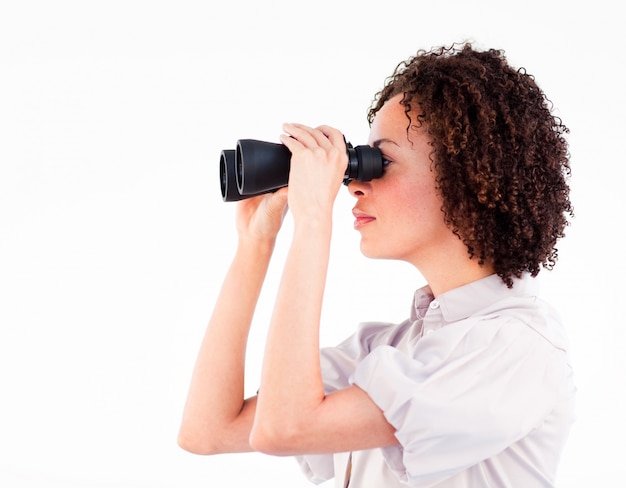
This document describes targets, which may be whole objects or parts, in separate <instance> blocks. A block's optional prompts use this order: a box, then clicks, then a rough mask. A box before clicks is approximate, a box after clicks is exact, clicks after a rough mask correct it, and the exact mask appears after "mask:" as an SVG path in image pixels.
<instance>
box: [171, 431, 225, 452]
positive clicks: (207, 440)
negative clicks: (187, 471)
mask: <svg viewBox="0 0 626 488" xmlns="http://www.w3.org/2000/svg"><path fill="white" fill-rule="evenodd" d="M216 439H218V437H217V436H207V435H202V436H200V435H198V434H197V433H196V432H193V431H189V430H186V429H181V430H180V431H179V432H178V438H177V444H178V447H180V448H181V449H183V450H184V451H187V452H189V453H191V454H198V455H201V456H208V455H211V454H220V453H223V452H226V450H225V449H224V448H223V447H222V446H221V443H219V442H217V440H216Z"/></svg>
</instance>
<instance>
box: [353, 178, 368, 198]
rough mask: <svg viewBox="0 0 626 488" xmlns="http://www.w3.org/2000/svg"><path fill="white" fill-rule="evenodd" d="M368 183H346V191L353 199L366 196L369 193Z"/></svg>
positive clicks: (355, 181)
mask: <svg viewBox="0 0 626 488" xmlns="http://www.w3.org/2000/svg"><path fill="white" fill-rule="evenodd" d="M369 186H370V182H369V181H358V180H352V181H351V182H350V183H348V191H349V192H350V195H352V196H353V197H354V198H360V197H363V196H365V195H366V194H367V192H368V191H369Z"/></svg>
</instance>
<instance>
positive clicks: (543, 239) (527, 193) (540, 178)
mask: <svg viewBox="0 0 626 488" xmlns="http://www.w3.org/2000/svg"><path fill="white" fill-rule="evenodd" d="M398 94H402V95H403V97H402V101H401V103H402V104H403V105H404V107H405V113H406V115H407V120H408V122H407V135H408V130H409V129H410V128H411V126H423V127H424V128H425V130H426V131H427V132H428V135H429V137H430V140H431V145H432V148H433V150H432V153H431V159H432V161H433V168H434V170H435V172H436V174H437V184H438V188H439V191H440V192H441V195H442V198H443V202H444V203H443V209H442V210H443V212H444V215H445V219H446V223H447V225H448V226H450V228H451V229H452V231H453V232H454V233H455V234H456V235H457V236H458V237H459V238H460V239H461V240H462V241H463V243H464V244H465V246H466V247H467V250H468V253H469V256H470V258H476V259H478V261H479V263H480V264H485V263H489V264H490V265H492V266H493V267H494V269H495V272H496V273H497V274H498V276H500V277H501V278H502V280H503V281H504V282H505V283H506V284H507V286H509V287H510V286H512V284H513V280H512V278H513V277H514V276H516V277H520V276H521V275H522V273H524V272H530V273H531V274H532V275H533V276H536V275H537V274H538V273H539V271H540V269H541V268H542V267H543V268H547V269H552V268H553V267H554V265H555V264H556V261H557V257H558V255H557V249H556V247H555V245H556V242H557V240H558V239H560V238H561V237H563V236H564V230H565V227H566V226H567V225H568V224H569V217H573V208H572V205H571V203H570V199H569V186H568V184H567V180H568V179H569V176H570V166H569V152H568V143H567V141H566V139H565V135H566V134H567V133H568V132H569V130H568V128H567V127H566V126H565V125H563V123H562V121H561V120H560V119H559V118H558V117H556V116H553V115H552V110H551V107H552V105H551V102H550V101H549V100H548V99H547V98H546V96H545V95H544V93H543V92H542V91H541V89H540V88H539V87H538V85H537V84H536V83H535V80H534V78H533V77H532V76H531V75H529V74H528V73H526V71H525V69H523V68H522V69H514V68H512V67H511V66H509V64H508V63H507V60H506V58H505V56H504V53H503V51H500V50H494V49H490V50H487V51H478V50H475V49H474V48H473V47H472V45H471V44H470V43H465V44H462V45H456V44H455V45H452V46H451V47H439V48H435V49H432V50H430V51H425V50H421V51H418V52H417V54H416V55H415V56H412V57H410V58H409V59H407V60H406V61H403V62H401V63H400V64H399V65H398V66H397V67H396V68H395V70H394V72H393V74H392V76H390V77H389V78H388V79H387V81H386V83H385V86H384V88H383V89H382V90H381V91H380V92H378V93H377V94H376V96H375V98H374V100H373V101H372V105H371V106H370V108H369V112H368V121H369V123H370V124H371V123H372V121H373V119H374V117H375V116H376V113H377V112H378V111H379V110H380V109H381V107H382V106H383V105H384V104H385V102H386V101H387V100H389V99H390V98H392V97H394V96H395V95H398Z"/></svg>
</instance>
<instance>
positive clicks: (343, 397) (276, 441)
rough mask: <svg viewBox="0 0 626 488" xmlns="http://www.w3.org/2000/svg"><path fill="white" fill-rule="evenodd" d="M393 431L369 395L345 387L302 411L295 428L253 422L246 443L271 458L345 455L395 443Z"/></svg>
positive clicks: (354, 388) (292, 426)
mask: <svg viewBox="0 0 626 488" xmlns="http://www.w3.org/2000/svg"><path fill="white" fill-rule="evenodd" d="M394 432H395V429H394V427H393V426H392V425H391V424H389V422H387V420H386V419H385V416H384V415H383V412H382V410H381V409H380V408H379V407H378V406H377V405H376V404H375V403H374V402H373V400H372V399H371V398H370V397H369V395H368V394H367V393H366V392H365V391H363V390H362V389H361V388H359V387H358V386H349V387H347V388H344V389H342V390H338V391H335V392H332V393H330V394H328V395H326V396H325V397H324V399H323V401H322V402H320V404H319V405H318V406H317V408H315V409H313V410H311V411H308V412H303V415H302V416H301V417H300V420H299V422H298V424H297V425H290V426H285V425H281V426H270V425H267V423H265V422H264V421H263V419H255V422H254V425H253V427H252V433H251V437H250V443H251V446H252V448H254V449H255V450H258V451H262V452H266V453H269V454H274V455H298V454H313V453H331V452H345V451H353V450H362V449H369V448H374V447H384V446H388V445H392V444H395V443H397V439H396V438H395V437H394Z"/></svg>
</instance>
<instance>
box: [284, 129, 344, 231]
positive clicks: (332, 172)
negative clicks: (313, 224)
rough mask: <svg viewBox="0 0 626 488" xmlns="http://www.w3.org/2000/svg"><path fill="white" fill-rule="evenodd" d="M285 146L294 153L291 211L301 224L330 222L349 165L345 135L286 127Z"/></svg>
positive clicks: (290, 178)
mask: <svg viewBox="0 0 626 488" xmlns="http://www.w3.org/2000/svg"><path fill="white" fill-rule="evenodd" d="M283 130H284V131H285V133H286V134H283V135H281V141H282V143H283V144H284V145H285V146H287V148H288V149H289V150H290V151H291V169H290V173H289V208H290V210H291V212H292V214H293V216H294V219H295V220H296V221H298V220H299V219H300V218H302V219H307V220H308V219H311V218H319V217H320V216H324V218H330V217H331V214H332V207H333V204H334V201H335V198H336V196H337V193H338V192H339V188H340V187H341V183H342V182H343V176H344V174H345V172H346V167H347V165H348V157H347V154H346V144H345V141H344V138H343V134H342V133H341V132H340V131H338V130H337V129H333V128H332V127H329V126H320V127H317V128H315V129H313V128H311V127H307V126H305V125H302V124H284V126H283Z"/></svg>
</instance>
